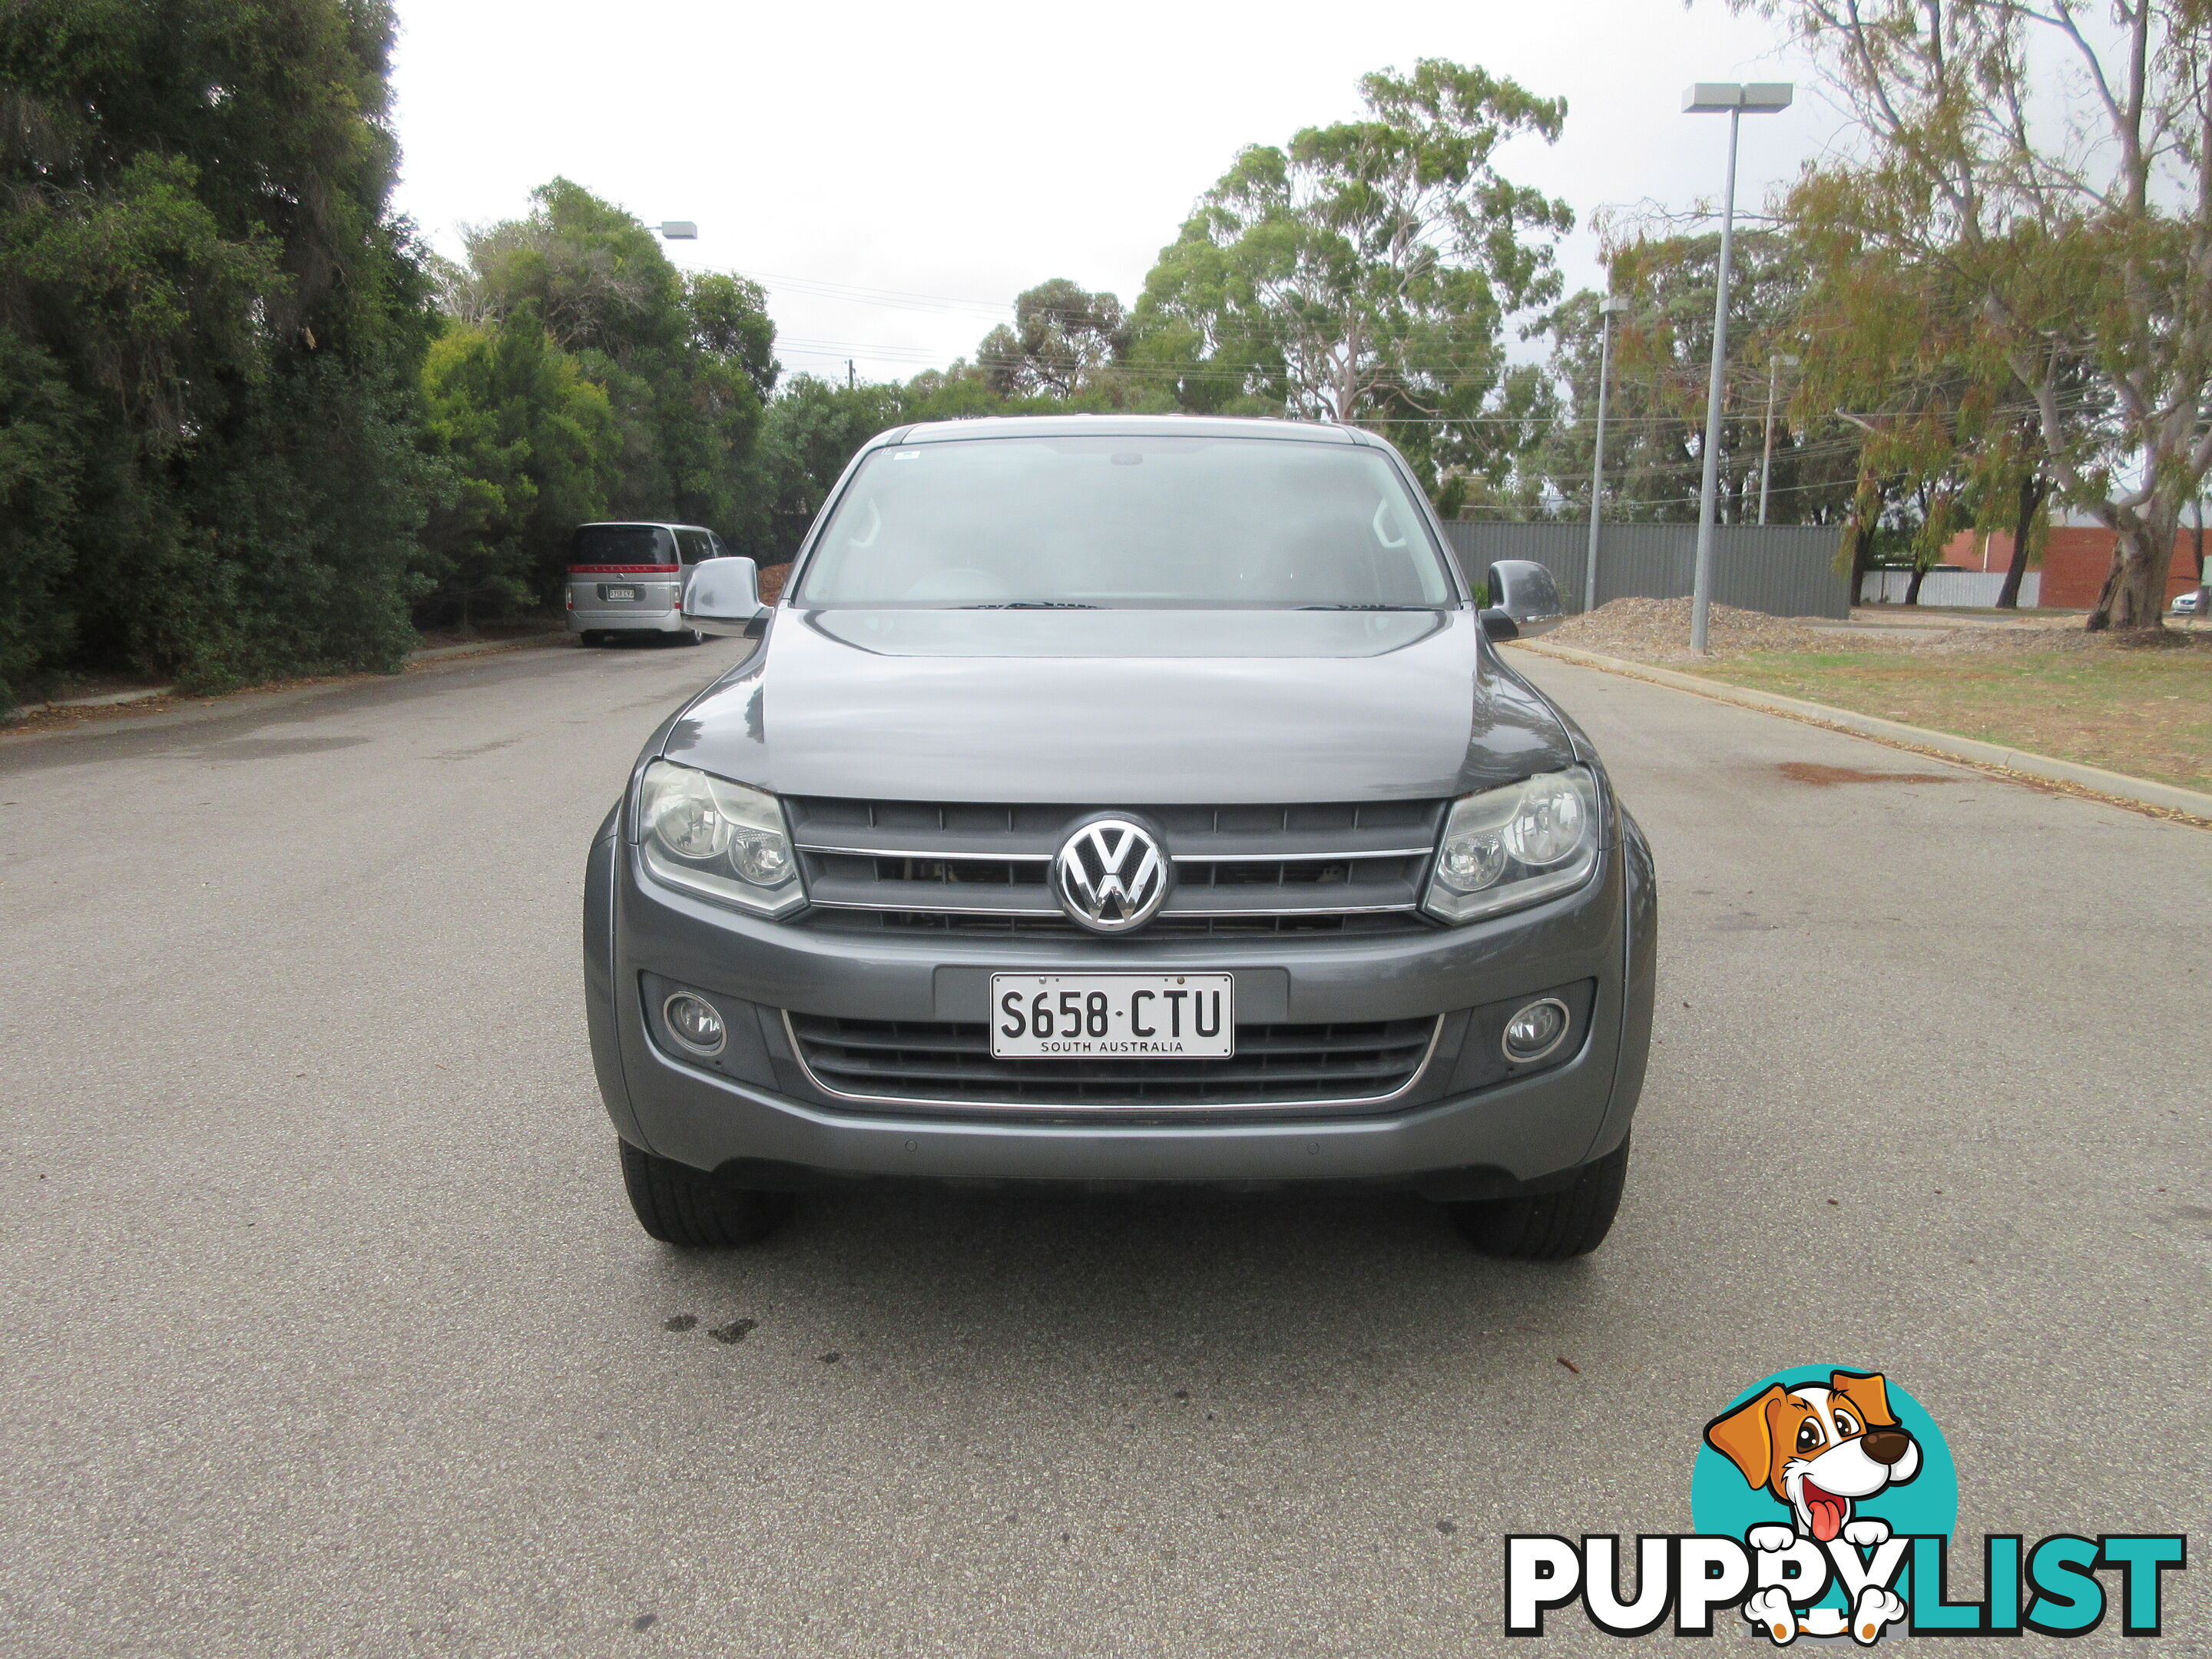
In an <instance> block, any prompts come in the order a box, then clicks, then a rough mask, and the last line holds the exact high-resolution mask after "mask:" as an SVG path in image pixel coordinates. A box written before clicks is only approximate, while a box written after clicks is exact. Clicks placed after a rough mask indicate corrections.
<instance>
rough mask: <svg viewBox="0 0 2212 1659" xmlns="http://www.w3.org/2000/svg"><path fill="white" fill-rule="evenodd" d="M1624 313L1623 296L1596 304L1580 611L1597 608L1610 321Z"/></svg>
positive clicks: (1610, 368)
mask: <svg viewBox="0 0 2212 1659" xmlns="http://www.w3.org/2000/svg"><path fill="white" fill-rule="evenodd" d="M1627 311H1628V298H1627V296H1626V295H1621V294H1609V295H1607V296H1606V297H1605V299H1604V300H1603V301H1600V303H1599V305H1598V308H1597V315H1598V345H1597V443H1596V445H1595V447H1594V448H1592V450H1591V451H1590V532H1589V554H1588V556H1586V557H1585V558H1584V559H1583V610H1584V611H1595V610H1596V609H1597V520H1598V509H1599V507H1601V506H1602V505H1603V503H1604V501H1605V396H1606V392H1607V390H1608V389H1609V388H1610V387H1611V386H1612V384H1613V319H1614V318H1616V317H1620V316H1625V315H1626V314H1627Z"/></svg>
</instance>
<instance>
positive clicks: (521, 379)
mask: <svg viewBox="0 0 2212 1659" xmlns="http://www.w3.org/2000/svg"><path fill="white" fill-rule="evenodd" d="M422 378H423V387H424V392H425V394H426V399H427V403H428V419H427V421H426V422H425V426H424V436H425V442H426V447H428V450H429V452H430V453H431V454H432V455H434V456H435V457H436V458H437V459H438V460H439V461H440V462H441V463H442V464H443V467H444V471H445V477H446V478H447V488H446V489H445V490H444V491H443V492H442V494H441V500H440V501H439V502H438V504H437V507H436V508H435V510H434V512H433V513H432V515H431V520H430V523H429V525H428V528H427V529H426V531H425V532H424V535H423V538H422V539H423V549H424V558H423V564H422V570H423V574H424V575H425V576H426V577H427V578H428V580H429V581H430V582H431V583H432V584H434V586H431V588H430V591H429V592H428V593H426V594H425V595H424V596H423V597H422V600H421V601H420V609H421V610H422V611H424V612H426V613H427V614H429V615H433V616H435V617H440V618H441V619H444V618H450V619H453V620H458V621H459V623H461V624H462V625H463V626H467V625H468V624H469V623H472V622H475V621H477V620H479V619H483V618H485V617H496V616H499V615H501V614H503V613H506V612H509V611H518V610H522V609H525V608H526V607H528V606H531V605H536V604H538V603H539V602H540V601H543V600H545V599H549V598H550V596H551V595H553V594H555V593H556V592H558V591H559V587H560V584H561V580H562V574H563V567H564V565H565V562H566V556H567V551H568V534H569V532H571V531H572V530H574V528H575V526H577V525H579V524H581V523H585V522H586V521H588V520H593V519H598V518H603V517H605V514H606V511H607V508H606V493H607V488H608V485H609V483H610V482H611V480H612V478H613V477H614V475H615V471H616V467H617V463H618V461H619V459H620V449H621V435H620V434H619V433H618V432H617V429H616V426H615V418H614V410H613V409H612V407H611V405H610V404H609V403H608V401H607V394H606V393H605V392H604V391H603V390H601V389H600V388H599V386H594V385H593V384H592V382H590V381H589V380H585V379H584V378H583V375H582V373H581V372H580V370H579V368H577V365H576V360H575V359H574V357H573V356H569V355H568V354H567V353H565V352H562V351H559V350H557V349H555V347H554V345H553V343H552V342H551V340H550V338H549V337H548V336H547V334H546V331H545V327H544V324H542V323H541V322H539V321H538V313H537V312H536V310H535V309H534V308H533V307H532V306H530V305H527V304H526V305H524V306H523V307H521V308H520V309H519V310H517V311H516V312H514V313H513V314H512V315H510V316H508V317H507V318H506V319H503V320H501V321H500V322H497V323H494V324H490V325H479V326H471V325H467V324H455V325H453V326H452V327H450V328H448V329H447V332H446V334H445V336H444V337H442V338H441V339H440V340H439V341H438V342H437V343H435V345H433V346H432V347H431V349H430V354H429V356H428V360H427V361H426V362H425V363H424V364H423V369H422Z"/></svg>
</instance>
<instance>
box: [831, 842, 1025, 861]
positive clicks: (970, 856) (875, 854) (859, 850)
mask: <svg viewBox="0 0 2212 1659" xmlns="http://www.w3.org/2000/svg"><path fill="white" fill-rule="evenodd" d="M792 845H793V846H794V847H796V848H798V849H799V851H800V852H802V853H832V854H836V855H837V856H838V857H839V858H848V859H927V860H931V861H932V862H933V863H938V864H952V863H966V864H1049V863H1051V862H1052V860H1053V856H1054V855H1053V854H1050V853H974V852H969V850H967V849H966V848H962V849H961V850H960V851H958V852H957V853H946V852H935V853H922V852H916V851H914V850H912V849H910V848H902V847H824V846H823V845H822V844H821V843H820V842H811V841H799V842H793V843H792Z"/></svg>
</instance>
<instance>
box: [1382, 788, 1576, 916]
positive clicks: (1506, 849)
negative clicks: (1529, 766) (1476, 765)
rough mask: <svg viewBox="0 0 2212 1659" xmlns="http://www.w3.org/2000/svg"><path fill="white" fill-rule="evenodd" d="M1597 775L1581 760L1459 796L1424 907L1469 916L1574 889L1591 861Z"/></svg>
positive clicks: (1431, 911) (1488, 913)
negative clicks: (1543, 772) (1473, 793)
mask: <svg viewBox="0 0 2212 1659" xmlns="http://www.w3.org/2000/svg"><path fill="white" fill-rule="evenodd" d="M1597 819H1598V807H1597V780H1596V779H1595V778H1594V777H1593V776H1591V775H1590V772H1589V768H1587V767H1582V766H1571V767H1569V768H1568V769H1566V770H1565V771H1564V772H1547V773H1545V774H1544V775H1542V776H1541V777H1534V778H1528V779H1524V780H1523V781H1521V782H1519V783H1514V784H1508V785H1507V786H1506V787H1504V788H1503V789H1489V790H1485V791H1484V792H1483V793H1481V794H1480V795H1468V796H1467V797H1465V798H1464V799H1461V800H1459V801H1457V802H1455V804H1454V805H1453V806H1452V810H1451V816H1450V817H1449V818H1447V819H1446V820H1445V821H1444V839H1443V846H1442V847H1440V848H1437V869H1436V874H1435V875H1434V876H1432V877H1431V878H1430V880H1429V896H1428V898H1427V899H1426V900H1425V902H1424V906H1423V908H1425V909H1426V910H1427V911H1428V913H1429V914H1430V915H1432V916H1435V917H1437V919H1439V920H1440V921H1477V920H1479V919H1480V918H1481V917H1483V916H1494V915H1498V914H1499V913H1500V912H1501V911H1505V910H1518V909H1520V908H1522V906H1523V905H1528V904H1534V903H1536V902H1538V901H1540V900H1542V899H1547V898H1555V897H1557V896H1559V894H1561V893H1566V892H1571V891H1573V890H1574V889H1576V888H1577V887H1579V886H1581V885H1582V884H1583V883H1584V882H1586V881H1588V880H1589V878H1590V872H1591V871H1593V870H1595V868H1596V867H1597V844H1598V821H1597Z"/></svg>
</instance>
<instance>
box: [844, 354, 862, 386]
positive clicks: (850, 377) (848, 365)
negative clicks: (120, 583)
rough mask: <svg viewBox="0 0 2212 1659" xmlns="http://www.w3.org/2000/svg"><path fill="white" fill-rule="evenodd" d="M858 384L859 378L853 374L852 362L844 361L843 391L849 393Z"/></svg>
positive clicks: (849, 360)
mask: <svg viewBox="0 0 2212 1659" xmlns="http://www.w3.org/2000/svg"><path fill="white" fill-rule="evenodd" d="M859 385H860V376H859V375H857V374H854V372H853V360H852V359H851V358H850V357H848V358H846V359H845V390H846V391H848V392H850V391H852V390H854V388H855V387H857V386H859Z"/></svg>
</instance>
